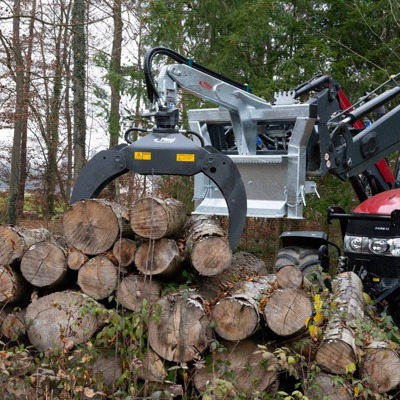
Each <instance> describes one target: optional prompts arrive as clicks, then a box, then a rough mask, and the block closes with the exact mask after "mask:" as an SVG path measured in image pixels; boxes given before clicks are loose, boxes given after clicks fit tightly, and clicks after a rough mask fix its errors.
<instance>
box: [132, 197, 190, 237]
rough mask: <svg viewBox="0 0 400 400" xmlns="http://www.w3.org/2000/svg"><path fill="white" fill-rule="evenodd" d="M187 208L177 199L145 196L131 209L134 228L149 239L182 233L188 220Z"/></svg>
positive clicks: (137, 232) (138, 233)
mask: <svg viewBox="0 0 400 400" xmlns="http://www.w3.org/2000/svg"><path fill="white" fill-rule="evenodd" d="M186 213H187V212H186V208H185V205H184V204H183V203H181V202H180V201H178V200H175V199H166V200H162V199H158V198H155V197H144V198H141V199H139V200H137V201H135V202H134V203H133V205H132V208H131V210H130V221H131V227H132V230H133V231H134V232H135V233H136V234H137V235H139V236H142V237H144V238H148V239H160V238H163V237H172V236H174V235H177V234H180V233H181V231H182V228H183V225H184V224H185V221H186V218H187V216H186Z"/></svg>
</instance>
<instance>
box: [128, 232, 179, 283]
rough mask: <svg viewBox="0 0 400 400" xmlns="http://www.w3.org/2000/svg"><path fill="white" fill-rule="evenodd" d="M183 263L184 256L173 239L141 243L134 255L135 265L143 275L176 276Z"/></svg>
mask: <svg viewBox="0 0 400 400" xmlns="http://www.w3.org/2000/svg"><path fill="white" fill-rule="evenodd" d="M183 261H184V255H183V254H182V252H181V251H180V249H179V247H178V245H177V243H176V242H175V240H174V239H166V238H163V239H158V240H155V241H153V240H150V241H148V242H143V243H142V244H141V245H140V246H139V248H138V249H137V251H136V254H135V265H136V267H137V269H138V270H139V271H140V272H141V273H143V274H145V275H157V276H160V277H161V276H162V277H170V278H171V277H174V276H177V275H178V273H179V272H180V271H181V270H182V263H183Z"/></svg>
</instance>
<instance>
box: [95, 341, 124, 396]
mask: <svg viewBox="0 0 400 400" xmlns="http://www.w3.org/2000/svg"><path fill="white" fill-rule="evenodd" d="M88 369H89V372H90V373H91V375H93V378H94V382H95V388H96V389H97V390H101V391H103V392H105V393H107V394H109V395H112V394H113V393H115V392H116V390H117V388H118V382H117V381H118V379H119V378H120V377H121V375H122V373H123V370H122V360H121V357H120V356H119V354H115V351H112V350H111V351H110V350H107V349H100V354H99V355H98V356H97V358H96V360H95V361H94V362H93V364H91V365H90V366H89V368H88Z"/></svg>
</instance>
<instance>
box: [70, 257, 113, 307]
mask: <svg viewBox="0 0 400 400" xmlns="http://www.w3.org/2000/svg"><path fill="white" fill-rule="evenodd" d="M117 281H118V271H117V268H116V266H115V265H114V264H113V263H112V262H111V261H110V260H109V259H108V258H107V257H105V256H103V255H98V256H96V257H93V258H91V259H90V260H88V261H87V262H85V264H84V265H83V266H82V267H81V268H80V269H79V272H78V285H79V287H80V288H81V289H82V291H83V292H84V293H85V294H87V295H88V296H90V297H92V298H93V299H95V300H101V299H105V298H107V297H108V296H110V295H111V294H112V293H113V292H114V290H115V289H116V287H117Z"/></svg>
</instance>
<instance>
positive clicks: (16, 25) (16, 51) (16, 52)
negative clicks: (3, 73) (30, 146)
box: [7, 0, 25, 224]
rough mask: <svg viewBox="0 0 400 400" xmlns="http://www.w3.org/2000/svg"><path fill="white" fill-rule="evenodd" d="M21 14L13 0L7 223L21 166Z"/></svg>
mask: <svg viewBox="0 0 400 400" xmlns="http://www.w3.org/2000/svg"><path fill="white" fill-rule="evenodd" d="M20 15H21V1H20V0H15V1H14V8H13V38H12V50H10V51H12V52H13V54H12V55H11V54H9V56H10V59H11V57H12V58H13V60H14V63H15V74H14V79H15V84H16V91H15V95H16V98H15V112H14V138H13V147H12V158H11V175H10V186H9V196H8V202H7V222H8V223H9V224H16V222H17V197H18V185H19V171H20V166H21V139H22V135H23V130H24V120H23V115H22V110H23V106H24V99H25V95H24V63H23V59H22V49H21V40H20V21H21V18H20Z"/></svg>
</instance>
